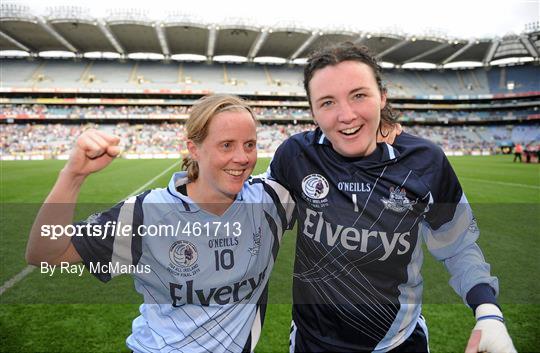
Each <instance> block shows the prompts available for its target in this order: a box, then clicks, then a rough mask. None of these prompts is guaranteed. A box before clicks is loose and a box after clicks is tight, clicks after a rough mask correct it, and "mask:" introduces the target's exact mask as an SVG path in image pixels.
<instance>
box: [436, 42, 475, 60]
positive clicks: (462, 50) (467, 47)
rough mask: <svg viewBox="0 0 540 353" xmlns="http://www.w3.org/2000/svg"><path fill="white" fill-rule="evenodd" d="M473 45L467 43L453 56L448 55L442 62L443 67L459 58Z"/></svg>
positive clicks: (472, 43)
mask: <svg viewBox="0 0 540 353" xmlns="http://www.w3.org/2000/svg"><path fill="white" fill-rule="evenodd" d="M473 45H474V42H469V43H467V44H466V45H465V46H464V47H462V48H461V49H459V50H458V51H456V52H455V53H454V54H452V55H450V56H449V57H447V58H446V59H444V61H443V62H442V64H443V65H446V64H448V63H449V62H451V61H452V60H454V59H455V58H457V57H458V56H460V55H461V54H463V53H465V52H466V51H467V50H469V48H470V47H472V46H473Z"/></svg>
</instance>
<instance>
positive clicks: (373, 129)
mask: <svg viewBox="0 0 540 353" xmlns="http://www.w3.org/2000/svg"><path fill="white" fill-rule="evenodd" d="M309 91H310V103H311V109H312V112H313V117H314V119H315V121H316V122H317V124H318V125H319V127H320V128H321V130H322V131H323V132H324V134H325V135H326V137H327V138H328V139H329V140H330V142H332V146H333V147H334V149H335V150H336V151H337V152H338V153H339V154H341V155H342V156H345V157H361V156H367V155H369V154H371V153H372V152H373V151H374V150H375V147H376V145H377V128H378V127H379V122H380V120H381V110H382V108H384V106H385V104H386V95H384V94H381V92H380V91H379V88H378V86H377V82H376V80H375V75H374V73H373V71H372V69H371V68H370V67H369V66H368V65H366V64H364V63H361V62H359V61H343V62H340V63H339V64H336V65H329V66H325V67H324V68H322V69H319V70H317V71H315V73H314V74H313V77H312V78H311V80H310V81H309Z"/></svg>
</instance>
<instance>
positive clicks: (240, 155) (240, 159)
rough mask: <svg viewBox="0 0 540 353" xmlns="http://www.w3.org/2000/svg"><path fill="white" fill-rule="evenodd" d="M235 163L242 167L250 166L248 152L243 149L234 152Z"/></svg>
mask: <svg viewBox="0 0 540 353" xmlns="http://www.w3.org/2000/svg"><path fill="white" fill-rule="evenodd" d="M233 162H234V163H238V164H240V165H244V164H248V163H249V155H248V152H247V151H245V150H244V148H243V147H239V148H237V149H236V150H235V151H234V155H233Z"/></svg>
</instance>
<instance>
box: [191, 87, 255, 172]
mask: <svg viewBox="0 0 540 353" xmlns="http://www.w3.org/2000/svg"><path fill="white" fill-rule="evenodd" d="M227 111H234V112H238V111H247V112H248V113H249V114H250V115H251V117H252V118H253V120H254V121H255V123H257V120H256V119H255V114H254V113H253V110H252V109H251V107H250V106H249V105H248V104H247V102H246V101H244V100H243V99H242V98H240V97H237V96H233V95H228V94H215V95H210V96H206V97H202V98H201V99H199V100H198V101H197V102H195V104H193V107H192V108H191V112H190V113H189V118H188V120H187V122H186V132H187V136H186V137H187V138H188V140H191V141H193V143H195V144H196V145H199V144H201V143H202V142H203V141H204V140H205V139H206V137H207V136H208V129H209V127H210V123H211V122H212V119H213V118H214V117H215V116H216V115H218V114H219V113H223V112H227ZM182 170H186V171H187V177H188V180H189V181H190V182H192V181H195V180H197V178H198V177H199V164H198V163H197V161H195V160H193V159H192V158H191V156H186V157H184V159H183V161H182Z"/></svg>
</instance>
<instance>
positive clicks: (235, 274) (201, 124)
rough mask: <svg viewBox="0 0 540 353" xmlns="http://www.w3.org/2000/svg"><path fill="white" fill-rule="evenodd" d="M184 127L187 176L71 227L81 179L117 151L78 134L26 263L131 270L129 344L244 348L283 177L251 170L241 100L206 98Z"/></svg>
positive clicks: (254, 334) (251, 130)
mask: <svg viewBox="0 0 540 353" xmlns="http://www.w3.org/2000/svg"><path fill="white" fill-rule="evenodd" d="M186 127H187V149H188V151H189V157H188V158H186V159H185V160H184V167H185V168H186V170H187V171H186V172H180V173H176V174H174V175H173V176H172V179H171V181H170V183H169V185H168V187H167V188H163V189H154V190H149V191H145V192H143V193H141V194H139V195H136V196H133V197H130V198H128V199H127V200H124V201H122V202H120V203H119V204H117V205H115V206H114V207H112V208H111V209H109V210H107V211H104V212H100V213H97V214H94V215H92V216H90V217H89V218H88V219H86V220H85V221H83V222H80V223H76V224H74V225H72V222H73V214H74V208H75V204H76V202H77V196H78V194H79V190H80V188H81V186H82V185H83V183H84V181H85V179H86V177H87V176H88V175H90V174H91V173H95V172H98V171H100V170H102V169H104V168H106V167H107V166H108V165H109V164H110V163H111V162H112V161H113V160H114V158H115V157H117V156H118V155H119V153H120V149H119V147H118V144H119V142H120V141H119V139H118V138H117V137H115V136H112V135H109V134H107V133H105V132H102V131H97V130H88V131H86V132H85V133H83V134H82V135H81V136H80V137H79V138H78V139H77V142H76V144H75V147H74V148H73V150H72V153H71V156H70V159H69V161H68V162H67V164H66V165H65V167H64V168H63V169H62V171H61V172H60V175H59V177H58V180H57V181H56V184H55V185H54V187H53V189H52V191H51V192H50V194H49V195H48V197H47V199H46V200H45V203H44V205H43V206H42V208H41V210H40V212H39V214H38V216H37V218H36V220H35V223H34V226H33V228H32V231H31V234H30V238H29V241H28V246H27V252H26V259H27V262H28V263H30V264H34V265H37V264H39V263H41V262H47V263H48V264H49V265H51V266H53V265H59V264H62V263H69V264H73V263H78V262H84V264H85V265H86V267H87V268H88V269H89V271H90V272H91V273H92V274H94V275H95V276H96V277H98V278H99V279H100V280H102V281H104V282H106V281H108V280H110V279H111V278H112V277H115V276H116V275H119V274H122V273H131V274H132V275H133V277H134V280H135V287H136V290H137V291H138V292H139V293H140V294H142V295H143V297H144V304H142V305H141V307H140V312H141V315H140V316H138V317H137V318H136V319H135V320H134V321H133V325H132V334H131V335H130V336H129V337H128V339H127V345H128V347H129V348H130V349H131V350H133V351H136V352H169V351H175V350H177V351H182V352H252V351H253V350H254V348H255V345H256V343H257V341H258V338H259V335H260V332H261V328H262V324H263V320H264V310H265V307H266V306H265V305H263V304H265V300H266V295H267V283H268V278H269V276H270V272H271V270H272V267H273V264H274V261H275V257H276V255H277V250H278V248H279V243H280V240H281V236H282V233H283V230H284V229H286V228H287V227H288V226H289V223H290V220H291V214H292V209H293V207H292V205H291V204H290V198H289V196H288V193H287V192H286V190H285V189H284V188H282V187H281V186H280V185H279V184H277V183H275V182H272V181H269V180H263V179H257V178H250V175H251V173H252V171H253V168H254V166H255V163H256V161H257V150H256V141H257V136H256V120H255V117H254V114H253V112H252V110H251V109H250V107H249V106H248V105H247V104H246V103H245V102H244V101H243V100H241V99H240V98H238V97H234V96H228V95H214V96H210V97H206V98H203V99H201V100H200V101H198V102H197V103H196V104H195V105H194V106H193V109H192V111H191V113H190V118H189V120H188V122H187V126H186ZM288 205H289V206H291V207H288ZM284 206H285V207H284ZM60 208H61V210H60ZM50 225H62V226H64V227H65V228H66V229H68V228H69V227H72V228H74V227H75V228H74V229H76V234H74V235H73V236H66V235H62V236H58V237H51V236H50V233H47V231H46V230H47V229H49V230H50V227H48V226H50ZM156 229H158V230H159V229H161V230H162V231H163V233H159V234H156V233H155V231H156ZM151 230H152V233H151ZM53 238H54V239H53Z"/></svg>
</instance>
